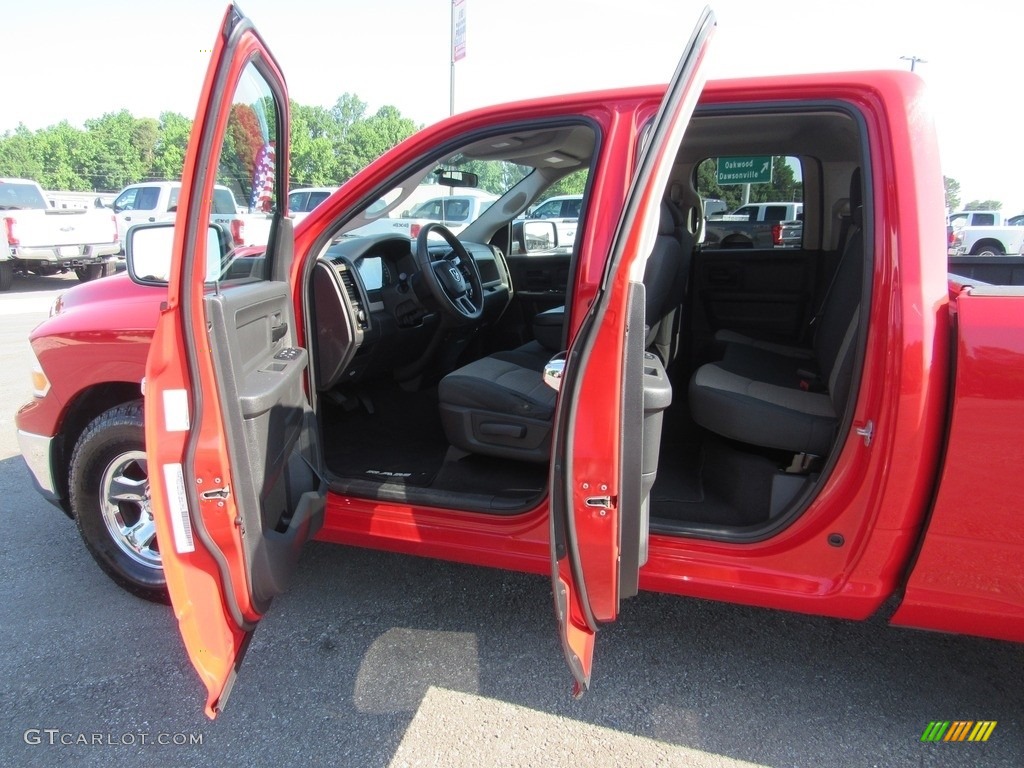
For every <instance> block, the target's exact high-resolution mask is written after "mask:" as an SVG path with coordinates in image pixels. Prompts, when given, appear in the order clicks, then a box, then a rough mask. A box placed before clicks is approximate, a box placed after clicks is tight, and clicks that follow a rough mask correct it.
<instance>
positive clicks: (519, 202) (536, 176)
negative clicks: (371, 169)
mask: <svg viewBox="0 0 1024 768" xmlns="http://www.w3.org/2000/svg"><path fill="white" fill-rule="evenodd" d="M595 143H596V141H595V135H594V130H593V128H592V127H591V126H589V125H585V124H580V123H570V124H565V125H561V126H554V127H553V126H551V125H550V124H549V125H547V126H544V127H538V128H535V129H522V128H521V129H519V130H517V131H515V132H510V133H508V134H497V135H492V136H489V137H486V138H483V139H481V138H480V137H479V135H477V136H475V137H474V140H473V141H472V142H471V143H467V144H465V145H463V146H462V147H460V148H458V149H456V150H455V151H454V152H451V153H450V154H448V155H447V156H443V157H434V158H429V157H424V158H423V162H422V164H420V165H419V166H418V167H417V168H415V169H414V170H413V171H412V172H410V174H409V175H408V176H406V177H405V178H403V179H400V180H398V181H397V182H396V183H395V184H394V185H393V186H392V187H391V188H390V189H387V190H385V191H384V192H383V193H382V194H380V195H379V196H378V197H376V198H375V199H374V200H372V201H368V202H367V203H366V204H365V205H364V207H363V208H362V209H361V210H360V211H358V212H357V213H356V214H355V215H354V216H353V217H351V218H349V219H347V220H345V221H344V222H343V223H342V224H341V225H340V227H339V230H338V232H337V233H336V235H335V239H337V238H339V237H345V238H354V237H378V236H383V235H396V236H401V237H406V238H409V239H415V238H416V237H417V236H418V233H419V232H420V230H421V229H422V228H423V226H425V225H427V224H432V223H434V222H437V223H440V224H442V225H443V226H444V227H445V228H447V229H448V230H450V231H451V232H452V233H453V234H455V235H457V236H459V237H460V238H468V239H470V240H472V241H474V242H484V243H486V242H489V241H490V239H491V238H492V237H493V236H494V235H495V233H497V232H498V230H499V229H501V228H502V227H505V226H508V225H510V224H511V222H513V220H515V219H517V217H520V216H525V214H526V210H527V208H528V207H530V206H532V205H534V204H536V203H537V201H539V200H547V199H549V198H551V197H553V196H555V195H558V196H560V197H561V198H565V197H572V198H576V199H580V198H582V196H583V191H584V189H585V187H586V184H587V174H588V170H589V166H590V161H591V155H592V153H593V150H594V146H595ZM463 233H464V234H463ZM574 234H575V227H572V228H571V230H570V229H569V228H568V227H566V228H563V229H562V230H560V237H559V242H560V243H563V244H565V245H569V244H570V243H571V241H572V237H573V235H574ZM434 236H436V237H438V238H439V237H440V236H439V235H436V233H435V234H434V235H432V237H434Z"/></svg>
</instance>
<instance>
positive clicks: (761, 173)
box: [694, 155, 804, 249]
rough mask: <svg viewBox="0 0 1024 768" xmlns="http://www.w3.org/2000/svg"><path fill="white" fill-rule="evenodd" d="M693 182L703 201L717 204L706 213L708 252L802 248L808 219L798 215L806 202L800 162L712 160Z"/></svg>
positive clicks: (773, 157)
mask: <svg viewBox="0 0 1024 768" xmlns="http://www.w3.org/2000/svg"><path fill="white" fill-rule="evenodd" d="M694 181H695V187H696V189H697V193H698V194H699V195H700V197H701V199H702V200H704V201H709V202H711V203H712V205H708V206H707V207H706V208H705V223H704V240H703V247H704V248H757V249H771V248H780V247H786V248H800V247H802V246H803V221H802V219H803V217H802V216H797V215H796V214H795V213H794V212H799V211H801V210H802V204H803V201H804V185H803V165H802V163H801V161H800V158H799V157H794V156H792V155H757V156H755V155H750V156H730V157H709V158H706V159H705V160H703V161H701V162H700V163H699V164H698V166H697V172H696V179H695V180H694ZM762 212H763V213H762ZM759 214H761V215H759Z"/></svg>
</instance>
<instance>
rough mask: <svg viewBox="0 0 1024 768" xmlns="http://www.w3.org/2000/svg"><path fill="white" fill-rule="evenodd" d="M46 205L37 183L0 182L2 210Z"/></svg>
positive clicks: (0, 207)
mask: <svg viewBox="0 0 1024 768" xmlns="http://www.w3.org/2000/svg"><path fill="white" fill-rule="evenodd" d="M46 207H47V206H46V201H45V200H44V199H43V196H42V195H41V194H39V190H38V189H37V188H36V187H35V185H33V184H17V183H10V182H4V183H2V184H0V210H6V211H13V210H17V209H19V208H46Z"/></svg>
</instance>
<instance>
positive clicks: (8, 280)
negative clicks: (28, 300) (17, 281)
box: [0, 261, 14, 291]
mask: <svg viewBox="0 0 1024 768" xmlns="http://www.w3.org/2000/svg"><path fill="white" fill-rule="evenodd" d="M13 283H14V264H12V263H11V262H9V261H0V291H9V290H11V285H12V284H13Z"/></svg>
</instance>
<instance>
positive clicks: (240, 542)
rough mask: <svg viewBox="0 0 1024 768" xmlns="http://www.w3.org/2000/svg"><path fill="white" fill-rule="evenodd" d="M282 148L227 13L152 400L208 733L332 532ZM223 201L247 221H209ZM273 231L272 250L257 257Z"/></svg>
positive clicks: (156, 478) (282, 106)
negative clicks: (293, 576)
mask: <svg viewBox="0 0 1024 768" xmlns="http://www.w3.org/2000/svg"><path fill="white" fill-rule="evenodd" d="M287 148H288V95H287V92H286V89H285V85H284V80H283V78H282V76H281V73H280V70H279V68H278V66H277V64H276V63H275V61H274V60H273V58H272V57H271V55H270V53H269V52H268V51H267V49H266V47H265V46H264V44H263V42H262V40H261V39H260V37H259V35H258V34H257V33H256V31H255V29H254V28H253V26H252V24H251V22H250V21H249V20H248V19H246V18H245V17H243V16H242V15H241V14H240V13H239V12H238V10H237V9H235V8H234V7H231V8H229V9H228V11H227V14H226V16H225V18H224V23H223V25H222V27H221V30H220V34H219V36H218V39H217V43H216V46H215V48H214V52H213V56H212V59H211V63H210V68H209V71H208V73H207V76H206V82H205V86H204V90H203V94H202V96H201V98H200V104H199V109H198V112H197V115H196V120H195V123H194V125H193V129H192V136H191V140H190V143H189V149H188V155H187V157H186V160H185V168H184V174H183V179H182V188H181V196H180V198H179V203H178V217H177V223H176V226H175V229H174V235H173V237H174V241H173V242H174V244H173V260H172V266H171V271H170V277H169V286H168V296H167V301H166V303H165V305H164V306H163V309H162V313H161V316H160V320H159V323H158V325H157V329H156V333H155V336H154V339H153V343H152V346H151V349H150V353H149V359H148V362H147V366H146V387H145V410H146V452H147V456H148V461H149V467H150V478H151V483H152V505H153V512H154V517H155V520H156V524H157V531H158V537H159V541H160V542H161V547H160V549H161V555H162V556H163V565H164V569H165V572H166V575H167V585H168V590H169V592H170V595H171V600H172V602H173V604H174V609H175V612H176V614H177V617H178V622H179V625H180V629H181V634H182V637H183V638H184V641H185V645H186V647H187V649H188V653H189V656H190V657H191V659H192V663H193V665H194V666H195V668H196V670H197V671H198V672H199V674H200V676H201V677H202V679H203V682H204V683H205V684H206V688H207V690H208V699H207V707H206V712H207V715H209V716H210V717H211V718H212V717H215V716H216V714H217V712H218V711H219V710H220V709H221V708H222V707H223V705H224V703H225V701H226V699H227V696H228V693H229V691H230V688H231V683H232V682H233V680H234V674H235V671H236V670H237V668H238V665H239V664H240V662H241V660H242V656H243V653H244V650H245V647H246V644H247V642H248V639H249V637H250V635H251V633H252V631H253V629H254V628H255V626H256V623H257V622H258V621H259V620H260V618H261V616H262V615H263V614H264V613H265V612H266V611H267V609H268V607H269V605H270V602H271V600H272V599H273V597H274V596H275V595H277V594H279V593H280V592H281V591H282V590H283V589H284V588H285V586H286V583H287V579H288V576H289V573H290V571H291V569H292V566H293V565H294V563H295V561H296V558H297V557H298V554H299V551H300V549H301V547H302V545H303V544H304V543H305V542H306V541H307V540H308V539H309V538H310V537H311V536H312V535H313V534H314V533H315V532H316V530H317V528H318V527H319V526H320V524H321V522H322V518H323V507H324V492H325V486H324V484H323V482H322V480H321V471H320V467H321V455H320V450H319V446H318V443H317V433H316V429H315V420H314V416H313V412H312V409H311V407H310V403H309V399H308V395H307V391H308V390H307V382H306V379H307V353H306V350H305V349H303V348H302V347H301V346H299V337H298V336H297V331H296V324H295V317H294V309H293V307H294V304H293V297H292V291H291V289H290V287H289V284H288V273H289V270H290V267H291V264H290V261H291V251H292V235H291V222H290V221H289V220H288V219H287V218H284V216H283V214H284V211H285V208H286V206H285V201H286V198H287V192H288V190H287V179H288V156H287ZM214 185H219V186H220V187H224V186H226V187H228V188H229V189H230V190H231V191H232V193H233V194H234V197H235V200H236V202H237V205H238V206H239V207H240V208H244V209H246V210H247V211H248V213H246V214H242V213H240V214H239V217H238V218H237V219H235V220H232V221H222V220H220V219H222V217H220V216H217V217H214V216H212V214H213V213H214V210H213V200H214ZM218 194H223V191H222V190H221V189H218ZM229 218H230V217H229ZM213 219H218V221H216V222H215V223H214V222H213ZM243 225H244V227H245V230H246V233H245V240H244V241H243V240H242V239H241V237H240V235H241V226H243ZM263 228H265V233H264V234H263V238H262V239H263V240H264V241H265V243H266V245H265V247H264V246H257V247H251V243H252V242H253V239H254V238H255V237H258V236H259V234H260V232H259V230H261V229H263ZM140 239H141V238H140ZM241 242H247V243H249V244H250V247H240V246H239V244H240V243H241Z"/></svg>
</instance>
